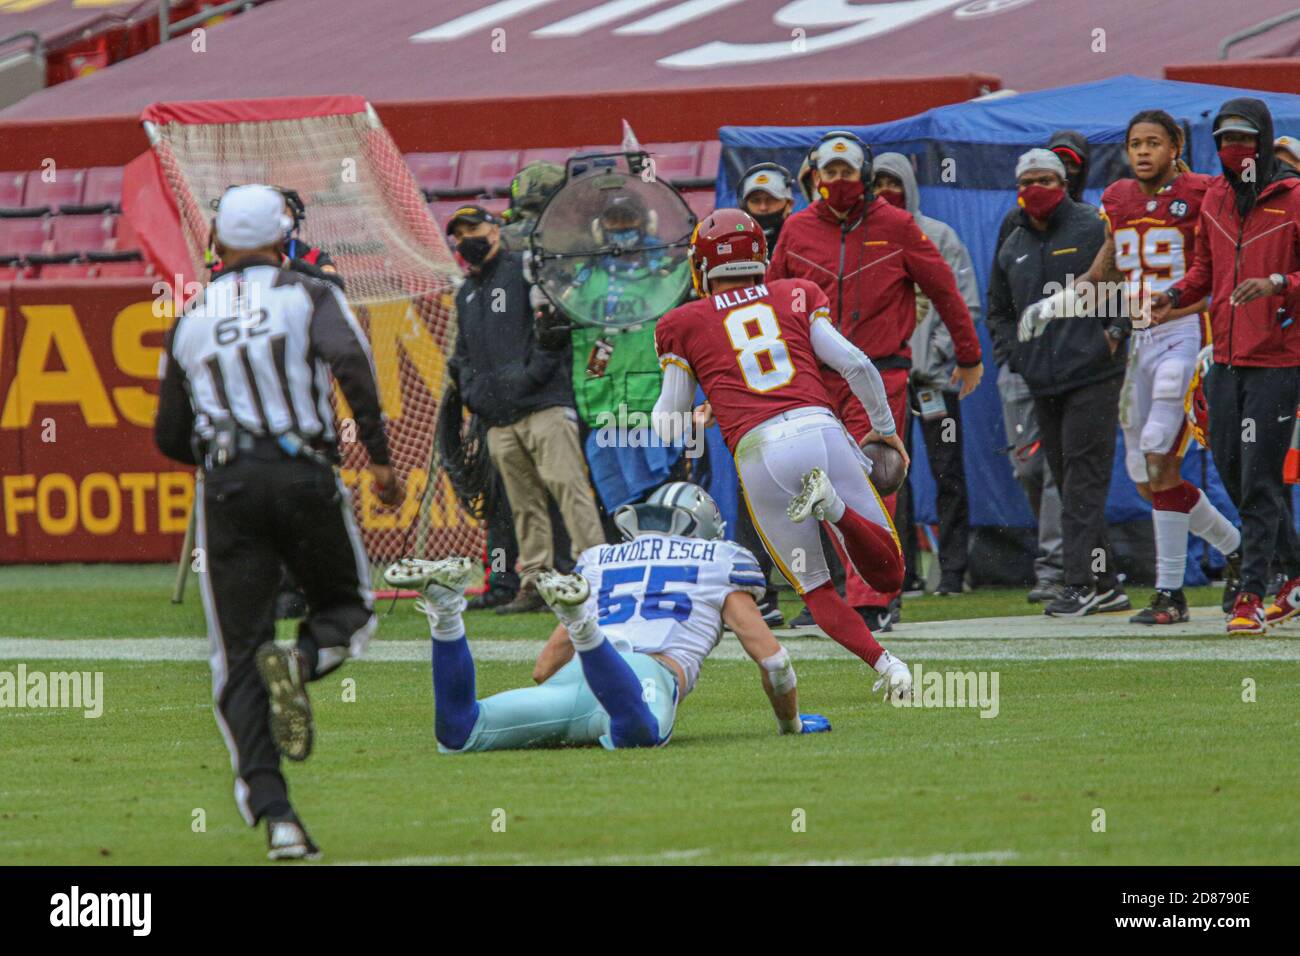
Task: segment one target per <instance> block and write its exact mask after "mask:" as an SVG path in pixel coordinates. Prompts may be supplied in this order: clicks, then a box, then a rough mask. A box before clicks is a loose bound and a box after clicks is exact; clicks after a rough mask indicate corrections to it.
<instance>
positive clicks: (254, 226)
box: [217, 183, 293, 249]
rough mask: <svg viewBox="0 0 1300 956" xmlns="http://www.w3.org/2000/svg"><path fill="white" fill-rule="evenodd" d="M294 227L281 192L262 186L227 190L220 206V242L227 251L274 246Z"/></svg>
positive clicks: (218, 221)
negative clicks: (286, 211)
mask: <svg viewBox="0 0 1300 956" xmlns="http://www.w3.org/2000/svg"><path fill="white" fill-rule="evenodd" d="M292 226H293V220H292V219H291V218H289V216H288V214H287V213H285V211H284V197H283V196H281V195H280V191H279V190H278V189H274V188H272V187H270V186H263V185H261V184H260V183H252V184H250V185H247V186H234V187H232V188H230V189H227V190H226V194H225V195H224V196H222V197H221V202H220V203H219V204H218V205H217V239H218V240H219V241H220V242H221V244H222V245H223V246H225V247H226V248H227V249H260V248H262V247H263V246H273V245H275V244H276V243H278V242H280V241H281V240H282V239H284V237H285V234H286V233H288V231H289V229H290V228H291V227H292Z"/></svg>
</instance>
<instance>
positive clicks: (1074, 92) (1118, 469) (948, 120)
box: [714, 76, 1300, 583]
mask: <svg viewBox="0 0 1300 956" xmlns="http://www.w3.org/2000/svg"><path fill="white" fill-rule="evenodd" d="M1236 96H1254V97H1258V98H1259V99H1261V100H1263V101H1264V102H1265V103H1267V104H1268V106H1269V108H1270V109H1271V110H1272V112H1273V118H1274V125H1275V127H1276V129H1277V132H1278V134H1279V135H1281V134H1282V133H1290V134H1291V135H1300V96H1294V95H1288V94H1283V93H1262V92H1258V91H1254V90H1240V89H1233V88H1230V87H1221V86H1208V85H1204V84H1199V83H1179V82H1175V81H1172V80H1152V79H1146V78H1143V77H1136V76H1120V77H1116V78H1114V79H1110V80H1104V81H1101V82H1097V83H1083V84H1079V85H1076V86H1065V87H1060V88H1058V89H1053V90H1044V91H1041V92H1036V93H1023V94H1020V95H1017V96H1009V97H1005V98H1000V99H988V100H975V101H971V102H967V103H958V104H954V105H951V106H943V107H939V108H937V109H932V110H929V111H927V112H925V113H921V114H918V115H916V116H912V117H908V118H906V119H901V120H894V121H893V122H889V123H879V124H876V125H874V126H851V125H850V126H844V127H773V126H754V127H743V126H726V127H723V128H722V130H721V131H720V138H721V140H722V147H723V149H722V159H721V161H720V165H719V170H718V179H717V204H718V206H720V207H722V206H734V205H736V199H735V195H734V190H735V183H736V181H737V179H738V178H739V176H740V174H741V173H742V172H743V171H744V169H745V168H746V167H748V166H749V165H751V164H752V163H756V162H762V161H764V160H768V161H774V162H779V163H781V164H783V165H785V166H787V167H788V168H789V169H790V170H791V171H792V172H793V171H794V170H797V169H798V168H799V165H800V163H801V162H802V161H803V157H804V156H805V155H806V154H807V150H808V148H809V146H810V145H811V144H813V143H815V142H816V141H817V139H818V138H819V137H820V136H821V135H822V134H824V133H825V132H827V130H829V129H832V128H844V129H849V130H851V131H852V132H854V133H856V134H857V135H858V136H860V137H862V139H864V140H865V141H866V142H868V143H870V144H871V146H872V149H873V150H874V151H875V152H876V153H877V154H880V153H884V152H890V151H892V152H900V153H903V154H905V155H908V156H910V157H914V158H915V160H916V165H917V181H918V182H919V184H920V191H921V209H922V210H923V211H924V212H925V213H926V214H927V215H929V216H933V217H935V218H937V219H941V220H943V221H944V222H947V223H948V224H949V225H951V226H952V227H953V228H954V229H956V231H957V233H958V235H960V236H961V238H962V240H963V241H964V242H965V243H966V245H967V247H968V248H969V249H970V253H971V257H972V258H973V259H974V262H975V271H976V273H977V275H978V278H979V283H980V290H981V296H984V295H986V290H987V285H988V277H989V270H990V267H991V265H992V262H993V255H994V252H995V251H996V250H995V249H994V243H995V242H996V240H997V231H998V225H999V224H1000V223H1001V221H1002V218H1003V216H1004V215H1005V214H1006V212H1007V210H1008V209H1010V208H1012V206H1013V205H1014V204H1015V185H1014V172H1013V170H1014V166H1015V160H1016V157H1017V156H1018V155H1019V154H1020V153H1022V152H1024V151H1025V150H1026V149H1029V148H1031V147H1034V146H1043V145H1045V144H1046V143H1047V141H1048V139H1049V138H1050V137H1051V135H1052V134H1053V133H1054V132H1056V131H1057V130H1061V129H1074V130H1078V131H1079V132H1080V133H1082V134H1083V135H1084V136H1085V137H1086V138H1087V140H1088V142H1089V143H1090V144H1091V145H1092V149H1093V153H1092V163H1091V170H1090V175H1089V179H1088V183H1087V186H1086V189H1085V192H1084V198H1085V199H1086V200H1087V201H1088V202H1091V203H1094V204H1095V203H1097V202H1098V200H1099V199H1100V197H1101V192H1102V190H1103V189H1104V188H1105V187H1106V186H1107V185H1108V184H1109V183H1111V182H1112V181H1114V180H1115V179H1118V178H1120V177H1122V176H1125V175H1128V174H1129V173H1128V169H1127V164H1126V161H1125V157H1124V150H1123V139H1124V132H1125V128H1126V126H1127V125H1128V121H1129V118H1130V117H1132V116H1133V114H1134V113H1136V112H1138V111H1139V110H1144V109H1163V110H1165V111H1167V112H1168V113H1170V114H1171V115H1172V116H1173V117H1174V118H1175V119H1176V120H1178V121H1179V122H1180V123H1181V124H1182V125H1183V126H1184V127H1185V128H1186V129H1187V130H1189V131H1190V133H1191V136H1190V139H1189V142H1190V144H1191V146H1190V164H1191V166H1192V168H1193V169H1195V170H1197V171H1200V172H1207V173H1211V174H1219V173H1221V172H1222V169H1221V167H1220V166H1219V163H1218V157H1217V155H1216V154H1215V147H1214V141H1213V137H1212V136H1211V124H1212V122H1213V119H1214V115H1215V113H1216V112H1217V111H1218V109H1219V106H1220V105H1221V104H1222V103H1223V101H1224V100H1227V99H1231V98H1233V97H1236ZM800 202H801V201H800ZM801 204H802V203H801ZM980 338H981V340H982V342H983V344H984V354H985V357H986V359H985V361H986V365H985V374H984V381H983V383H982V384H981V385H980V387H979V389H978V390H977V391H976V392H975V394H974V395H971V396H970V397H969V398H967V399H966V400H965V401H964V402H963V403H962V415H963V423H964V426H965V428H964V431H965V444H964V450H965V457H966V477H967V486H968V488H969V489H970V505H971V523H972V524H973V525H976V526H1010V527H1029V526H1032V524H1033V520H1032V516H1031V514H1030V511H1029V507H1028V503H1027V502H1026V500H1025V496H1024V494H1023V493H1022V492H1021V490H1020V488H1019V486H1018V485H1017V484H1016V482H1015V479H1014V477H1013V476H1012V473H1011V466H1010V464H1009V463H1008V461H1007V458H1006V454H1005V451H1004V449H1005V447H1006V437H1005V433H1004V431H1003V427H1002V413H1001V408H1000V405H999V402H998V392H997V385H996V379H997V371H996V369H995V368H994V366H993V362H992V346H991V343H990V341H989V337H988V331H987V329H985V328H983V326H982V325H981V328H980ZM914 438H915V439H916V441H914V443H913V444H914V447H915V448H916V449H917V451H916V454H915V457H916V459H917V461H916V463H915V466H914V467H913V470H912V487H913V489H914V492H915V500H916V514H917V520H918V521H925V522H928V523H933V522H934V521H935V520H936V518H935V510H934V482H933V480H932V479H931V477H930V473H929V468H928V466H927V465H926V463H925V461H924V458H925V452H924V447H923V443H922V442H921V441H920V433H919V430H918V431H916V432H915V433H914ZM1202 458H1204V470H1205V473H1206V478H1205V479H1204V480H1205V481H1207V482H1208V488H1209V493H1210V495H1211V497H1212V498H1213V499H1214V500H1215V501H1216V504H1218V505H1219V506H1220V507H1221V508H1224V509H1225V511H1227V513H1229V514H1231V515H1232V517H1233V518H1234V519H1235V517H1236V512H1235V510H1233V509H1232V507H1231V505H1230V504H1229V503H1228V502H1227V496H1226V495H1224V494H1223V492H1222V486H1221V484H1220V482H1219V480H1218V475H1217V474H1216V473H1215V472H1214V466H1213V464H1212V463H1210V462H1209V454H1208V453H1204V454H1202V452H1201V450H1200V449H1199V448H1198V447H1195V445H1193V449H1192V450H1191V452H1190V453H1189V454H1188V457H1187V461H1186V463H1185V466H1184V474H1185V476H1186V477H1187V478H1188V480H1190V481H1192V482H1193V483H1195V484H1198V485H1200V484H1202V482H1203V478H1202V468H1203V463H1202ZM1123 460H1124V455H1123V438H1122V436H1121V437H1120V438H1119V450H1118V452H1117V454H1116V456H1115V470H1114V475H1113V478H1112V481H1111V486H1110V498H1109V500H1108V501H1107V506H1106V516H1107V518H1108V520H1109V521H1110V522H1111V523H1118V522H1122V521H1129V520H1135V519H1140V518H1142V517H1144V516H1146V515H1149V513H1150V509H1149V507H1148V506H1147V504H1146V503H1145V502H1144V501H1142V499H1141V498H1140V497H1138V494H1137V491H1136V490H1135V489H1134V487H1133V483H1132V482H1131V481H1129V479H1128V477H1127V473H1126V472H1125V470H1124V464H1123ZM720 470H725V468H724V469H719V468H718V467H717V466H715V468H714V484H715V485H721V483H722V482H723V481H725V480H726V477H727V476H726V475H724V474H719V471H720ZM1191 557H1195V554H1193V555H1192V556H1191ZM1189 583H1190V582H1189Z"/></svg>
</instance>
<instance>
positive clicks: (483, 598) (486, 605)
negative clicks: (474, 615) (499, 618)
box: [465, 588, 519, 611]
mask: <svg viewBox="0 0 1300 956" xmlns="http://www.w3.org/2000/svg"><path fill="white" fill-rule="evenodd" d="M518 593H519V592H518V591H512V590H510V589H509V588H492V589H491V590H488V591H484V592H483V593H482V594H476V595H474V596H473V597H472V598H470V599H469V601H468V602H467V603H466V604H465V610H467V611H488V610H491V609H492V608H494V607H500V606H501V605H503V604H509V603H510V602H511V601H513V600H514V599H515V595H516V594H518Z"/></svg>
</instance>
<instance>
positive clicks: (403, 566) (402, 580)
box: [384, 556, 474, 594]
mask: <svg viewBox="0 0 1300 956" xmlns="http://www.w3.org/2000/svg"><path fill="white" fill-rule="evenodd" d="M473 574H474V564H473V562H471V561H470V559H469V558H462V557H459V556H453V557H450V558H442V559H440V560H438V561H426V560H425V559H424V558H403V559H402V560H401V561H398V562H397V563H396V564H390V565H389V566H388V570H386V571H385V572H384V580H385V581H387V582H388V583H389V584H391V585H392V586H393V587H395V588H413V589H415V590H417V591H424V590H426V589H427V588H429V587H437V588H439V589H441V590H443V591H450V592H453V593H455V594H464V593H465V589H466V588H467V587H469V582H470V578H471V577H472V576H473Z"/></svg>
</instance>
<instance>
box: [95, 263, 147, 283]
mask: <svg viewBox="0 0 1300 956" xmlns="http://www.w3.org/2000/svg"><path fill="white" fill-rule="evenodd" d="M94 271H95V275H96V276H97V277H99V278H101V279H126V278H134V277H136V276H151V275H153V274H154V270H153V266H152V265H150V264H149V263H147V262H144V261H143V260H139V259H135V260H131V261H129V262H101V263H99V264H97V265H96V266H95V269H94Z"/></svg>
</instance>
